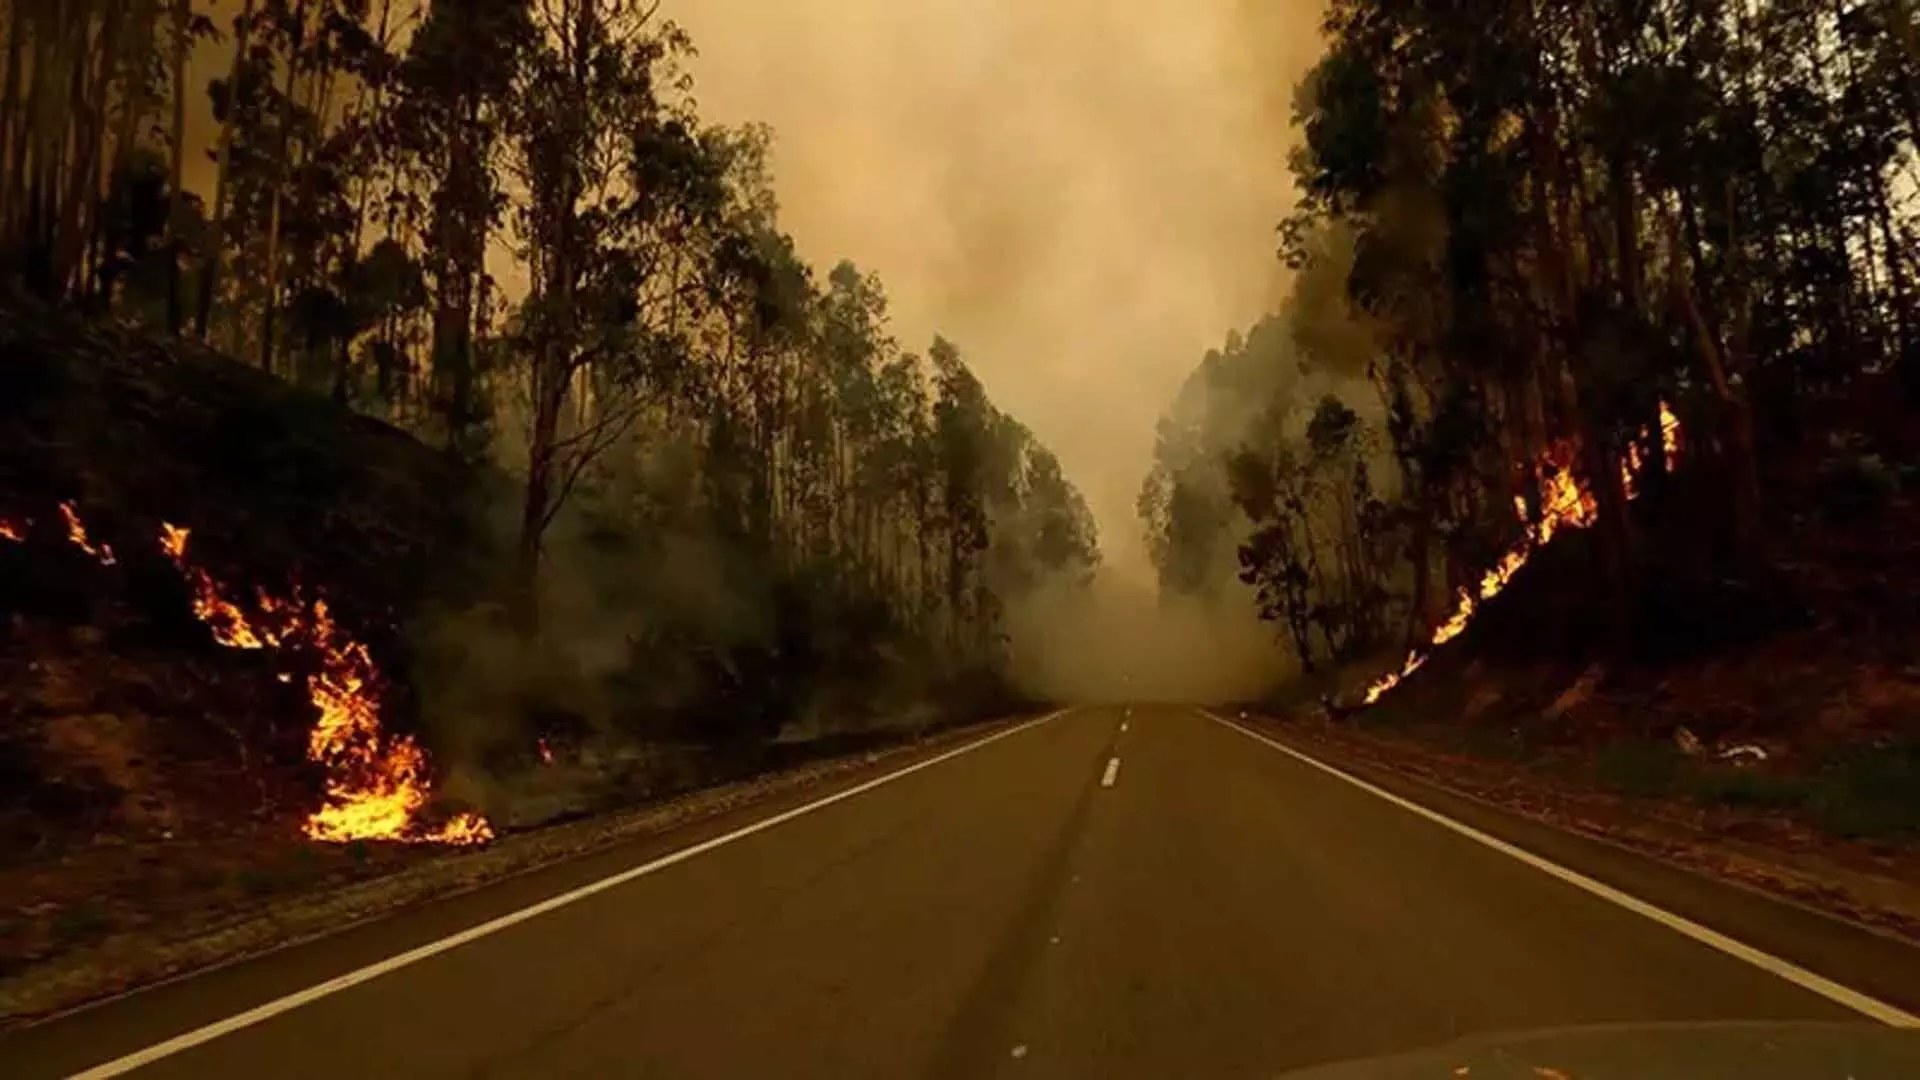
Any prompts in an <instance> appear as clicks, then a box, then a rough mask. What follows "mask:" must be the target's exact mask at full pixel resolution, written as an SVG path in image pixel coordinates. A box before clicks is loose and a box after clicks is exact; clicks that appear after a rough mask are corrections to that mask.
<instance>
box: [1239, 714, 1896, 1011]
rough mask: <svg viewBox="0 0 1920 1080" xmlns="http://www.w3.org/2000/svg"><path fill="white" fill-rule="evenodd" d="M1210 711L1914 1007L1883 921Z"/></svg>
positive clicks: (1335, 744)
mask: <svg viewBox="0 0 1920 1080" xmlns="http://www.w3.org/2000/svg"><path fill="white" fill-rule="evenodd" d="M1210 715H1213V716H1214V719H1216V720H1219V721H1221V722H1222V723H1226V724H1227V725H1228V726H1231V727H1237V728H1240V729H1241V730H1243V731H1245V732H1247V733H1249V734H1253V735H1255V736H1258V737H1261V738H1266V739H1272V740H1274V741H1276V742H1279V743H1282V744H1284V745H1286V746H1289V747H1291V748H1292V749H1294V750H1295V751H1297V752H1299V753H1301V754H1304V755H1306V756H1308V757H1310V758H1313V759H1315V760H1317V761H1319V762H1321V763H1322V764H1324V765H1327V766H1331V767H1333V768H1336V769H1339V770H1341V771H1343V772H1346V773H1349V774H1350V775H1352V776H1354V777H1355V778H1357V779H1360V780H1363V781H1365V782H1367V783H1369V784H1372V785H1374V786H1376V787H1379V788H1381V789H1382V790H1384V791H1387V792H1389V793H1391V794H1393V795H1395V796H1398V797H1400V798H1402V799H1406V800H1408V801H1410V802H1413V803H1416V804H1418V805H1420V806H1422V807H1425V808H1427V809H1429V810H1431V811H1434V812H1436V813H1438V814H1440V815H1442V816H1444V817H1447V818H1450V819H1452V820H1453V821H1455V822H1458V823H1459V824H1462V825H1465V826H1468V827H1469V828H1472V829H1476V830H1479V831H1481V832H1483V833H1486V834H1488V835H1489V836H1492V837H1494V838H1496V839H1498V840H1501V841H1504V842H1506V843H1509V844H1512V845H1514V846H1515V847H1518V848H1520V849H1522V850H1524V851H1526V852H1529V853H1531V854H1533V855H1536V856H1538V857H1540V858H1542V859H1545V860H1548V861H1550V862H1553V863H1557V864H1559V865H1561V866H1564V867H1566V868H1568V869H1570V870H1573V871H1575V872H1577V873H1579V874H1583V875H1586V876H1588V877H1590V878H1592V879H1594V880H1596V881H1598V882H1601V883H1602V884H1604V885H1607V886H1611V887H1613V888H1615V889H1619V890H1621V891H1622V892H1625V893H1627V894H1629V895H1631V896H1633V897H1636V898H1638V899H1640V900H1643V901H1645V902H1646V903H1648V904H1652V905H1654V906H1656V907H1659V908H1661V909H1664V910H1666V911H1669V912H1672V913H1673V914H1675V915H1678V916H1680V917H1681V918H1683V919H1687V920H1690V921H1692V922H1696V923H1698V924H1700V925H1702V926H1705V927H1709V928H1711V929H1713V930H1715V931H1718V932H1719V933H1722V934H1725V935H1726V936H1728V937H1730V938H1733V939H1734V940H1735V941H1738V942H1742V943H1745V944H1747V945H1750V946H1752V947H1754V948H1756V949H1760V950H1762V951H1764V952H1767V953H1770V954H1772V955H1774V956H1777V957H1780V958H1782V959H1784V960H1787V961H1789V962H1791V963H1793V964H1796V965H1799V966H1801V967H1804V968H1806V969H1807V970H1809V971H1812V972H1815V973H1817V974H1819V975H1821V976H1824V977H1825V978H1828V979H1832V980H1834V981H1835V982H1838V983H1840V984H1842V985H1843V986H1846V987H1849V988H1851V989H1854V990H1857V991H1858V992H1860V993H1863V994H1867V995H1870V996H1872V997H1874V998H1877V999H1879V1000H1881V1001H1884V1002H1887V1003H1889V1004H1891V1005H1894V1006H1896V1007H1897V1008H1900V1009H1904V1010H1906V1011H1908V1012H1917V1011H1920V947H1916V946H1915V945H1914V943H1912V942H1911V941H1908V940H1906V939H1904V938H1902V937H1900V936H1899V935H1897V934H1894V933H1892V932H1890V931H1888V930H1886V929H1884V928H1880V927H1873V926H1869V925H1866V924H1863V923H1860V922H1856V921H1853V920H1850V919H1847V918H1844V917H1842V916H1839V915H1835V914H1832V913H1830V912H1826V911H1822V910H1819V909H1817V908H1815V907H1812V906H1810V905H1807V904H1804V903H1800V902H1797V901H1796V900H1795V899H1794V898H1791V897H1782V896H1777V895H1773V894H1771V893H1769V892H1766V891H1763V890H1761V889H1759V888H1756V887H1754V886H1753V885H1752V884H1750V883H1748V882H1745V881H1741V880H1738V879H1734V880H1728V879H1725V878H1721V877H1719V876H1715V875H1711V874H1709V873H1705V872H1703V871H1701V870H1700V869H1697V868H1695V867H1693V866H1688V865H1684V864H1682V863H1680V862H1678V861H1675V860H1671V859H1667V858H1663V857H1662V856H1661V853H1659V852H1656V851H1643V850H1639V849H1637V848H1635V847H1631V846H1629V845H1627V844H1625V843H1622V842H1620V841H1618V840H1616V839H1613V838H1611V837H1608V836H1604V835H1595V834H1593V833H1589V832H1586V831H1582V830H1579V829H1578V828H1569V827H1567V825H1566V824H1564V823H1563V822H1561V821H1558V820H1554V819H1552V818H1550V817H1547V816H1545V815H1538V816H1536V815H1534V814H1530V813H1528V812H1527V808H1526V807H1524V806H1514V805H1505V804H1502V803H1499V802H1496V801H1494V800H1491V799H1488V798H1484V797H1481V796H1480V795H1479V794H1477V793H1471V792H1469V791H1466V790H1462V789H1460V788H1456V787H1454V786H1452V785H1449V784H1448V783H1447V782H1446V781H1445V780H1444V779H1442V778H1441V777H1440V776H1437V775H1434V774H1433V773H1432V772H1427V773H1424V774H1422V773H1416V772H1414V771H1412V770H1411V769H1408V768H1406V767H1405V766H1404V765H1403V764H1402V763H1401V762H1400V760H1399V759H1398V758H1396V757H1387V756H1385V755H1369V754H1365V753H1364V752H1363V749H1362V748H1361V747H1356V746H1352V745H1348V744H1346V743H1343V742H1340V741H1336V740H1334V739H1330V738H1326V737H1324V735H1322V734H1321V733H1319V732H1318V731H1316V730H1315V729H1314V728H1312V727H1311V726H1310V725H1306V724H1294V723H1287V722H1281V721H1277V720H1275V719H1273V718H1272V717H1266V716H1247V717H1246V718H1245V719H1239V718H1231V719H1230V718H1229V717H1227V716H1223V715H1219V714H1210ZM1273 752H1275V753H1278V752H1279V751H1273ZM1396 765H1398V766H1400V767H1396Z"/></svg>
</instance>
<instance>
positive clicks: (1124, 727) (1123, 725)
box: [1120, 720, 1127, 731]
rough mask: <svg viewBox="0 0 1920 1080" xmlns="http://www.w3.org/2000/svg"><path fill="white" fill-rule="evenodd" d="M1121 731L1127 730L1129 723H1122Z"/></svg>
mask: <svg viewBox="0 0 1920 1080" xmlns="http://www.w3.org/2000/svg"><path fill="white" fill-rule="evenodd" d="M1120 730H1121V731H1125V730H1127V722H1126V721H1125V720H1122V721H1120Z"/></svg>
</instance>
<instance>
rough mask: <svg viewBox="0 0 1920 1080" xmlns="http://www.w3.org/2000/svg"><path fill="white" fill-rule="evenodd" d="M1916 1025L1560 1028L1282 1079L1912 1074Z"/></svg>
mask: <svg viewBox="0 0 1920 1080" xmlns="http://www.w3.org/2000/svg"><path fill="white" fill-rule="evenodd" d="M1915 1077H1920V1031H1915V1030H1906V1029H1899V1028H1891V1027H1885V1026H1882V1025H1879V1024H1869V1023H1858V1024H1828V1023H1790V1024H1777V1023H1714V1024H1649V1025H1641V1024H1635V1025H1618V1026H1612V1025H1609V1026H1594V1027H1578V1028H1556V1029H1553V1030H1549V1031H1534V1032H1528V1033H1525V1034H1521V1035H1511V1036H1498V1037H1491V1036H1490V1037H1475V1038H1469V1039H1462V1040H1460V1041H1458V1042H1453V1043H1448V1044H1447V1045H1445V1046H1442V1047H1438V1048H1435V1049H1432V1050H1423V1051H1419V1052H1416V1053H1410V1054H1399V1055H1394V1056H1392V1057H1386V1058H1377V1059H1370V1060H1366V1061H1352V1062H1343V1063H1340V1064H1337V1065H1323V1066H1318V1067H1316V1068H1311V1069H1306V1070H1302V1071H1299V1072H1289V1073H1284V1074H1282V1075H1281V1077H1278V1078H1276V1080H1723V1078H1724V1080H1827V1078H1831V1080H1913V1078H1915Z"/></svg>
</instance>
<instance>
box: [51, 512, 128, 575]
mask: <svg viewBox="0 0 1920 1080" xmlns="http://www.w3.org/2000/svg"><path fill="white" fill-rule="evenodd" d="M60 516H61V517H63V518H66V519H67V539H68V540H71V541H73V545H74V546H75V547H77V548H79V549H80V550H81V551H84V552H86V553H87V554H89V555H91V556H93V557H94V558H95V559H98V560H99V561H100V565H101V566H112V565H113V564H114V563H115V562H116V561H117V560H116V559H114V557H113V549H112V548H110V547H108V546H107V545H105V544H101V545H99V546H98V547H95V546H94V545H93V543H92V542H90V541H89V540H88V539H87V527H86V526H85V525H83V524H81V522H80V512H79V511H77V510H75V509H74V508H73V503H72V501H71V500H69V501H67V502H63V503H61V504H60Z"/></svg>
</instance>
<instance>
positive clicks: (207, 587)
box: [0, 502, 493, 844]
mask: <svg viewBox="0 0 1920 1080" xmlns="http://www.w3.org/2000/svg"><path fill="white" fill-rule="evenodd" d="M60 514H61V517H62V519H63V520H64V522H65V525H66V536H67V540H68V542H70V543H72V544H73V545H74V546H76V547H78V548H79V549H80V550H82V551H84V552H86V553H87V554H88V555H91V556H92V557H93V558H94V559H96V560H98V561H99V562H100V563H101V565H103V566H113V565H115V563H116V562H117V560H116V558H115V556H114V554H113V549H112V548H110V547H108V546H107V545H105V544H95V543H94V542H92V540H91V539H90V538H89V537H88V535H87V529H86V525H85V523H84V522H83V521H82V520H81V518H80V513H79V511H78V510H77V509H76V508H75V507H74V504H73V503H72V502H63V503H61V504H60ZM30 525H31V522H22V521H20V520H18V519H9V518H0V539H6V540H10V541H13V542H16V543H20V542H24V541H25V539H26V536H27V530H28V528H29V527H30ZM189 536H190V531H189V530H187V529H185V528H182V527H180V526H177V525H173V524H171V523H162V524H161V526H160V535H159V542H160V549H161V551H162V552H163V553H164V554H165V555H166V556H167V558H168V559H169V560H170V561H171V562H172V563H173V565H174V567H175V569H177V570H178V571H179V572H180V574H181V576H182V577H183V578H185V579H186V582H187V584H188V587H189V588H190V589H191V590H192V594H193V600H192V603H193V614H194V617H195V618H197V619H199V620H200V621H201V622H202V623H204V624H205V625H206V627H207V629H208V630H209V631H210V632H211V633H212V634H213V638H214V640H215V641H217V642H219V643H220V644H221V645H224V646H226V647H228V648H233V649H267V650H273V651H275V652H278V651H280V650H282V649H297V650H299V651H300V653H301V654H302V657H303V659H305V660H306V666H307V667H308V668H309V673H308V674H306V675H305V682H306V687H305V689H306V692H307V697H308V700H310V701H311V702H312V703H313V707H314V710H315V712H316V713H317V714H318V718H317V720H316V721H315V723H314V726H313V729H312V731H310V732H309V733H308V736H307V757H308V759H309V760H311V761H313V762H314V763H316V764H318V765H320V766H321V767H322V768H323V769H324V772H325V777H326V781H325V783H326V799H325V802H324V804H323V805H322V806H321V807H320V808H319V809H318V810H315V811H314V812H313V813H312V814H310V815H308V817H307V820H306V823H305V825H304V828H303V831H304V832H305V834H306V835H307V837H308V838H309V839H312V840H317V841H324V842H331V843H340V842H345V841H350V840H397V841H404V842H409V843H438V844H477V843H481V842H484V841H486V840H489V839H491V838H492V837H493V829H492V827H491V826H489V825H488V823H487V821H486V819H484V818H482V817H480V816H479V815H477V814H470V813H465V814H460V815H458V816H456V817H454V818H452V819H451V820H449V821H447V822H446V823H445V824H443V825H440V826H439V827H437V828H427V827H425V826H424V825H423V823H422V821H421V812H422V811H423V810H424V809H425V807H426V804H427V800H428V796H429V795H430V794H431V791H432V781H431V777H430V774H429V772H428V768H427V758H426V752H425V751H424V750H422V749H421V748H420V745H419V744H418V743H417V742H415V741H414V740H413V739H412V738H409V737H408V736H405V735H393V734H390V733H388V732H386V731H385V730H383V728H382V726H381V723H380V690H381V685H382V679H381V676H380V670H379V668H378V667H376V666H375V664H374V662H373V658H372V655H371V654H370V653H369V652H368V650H367V647H366V645H365V644H363V643H361V642H359V641H356V640H354V639H353V638H352V637H351V636H350V635H349V634H347V633H346V632H345V631H343V630H342V629H341V628H340V625H339V624H338V623H337V622H336V621H335V620H334V617H333V613H332V611H331V610H330V609H329V608H328V607H327V603H326V601H325V600H323V599H314V600H313V601H311V602H308V601H306V600H305V599H304V598H303V597H302V596H301V595H300V592H299V590H298V589H297V588H296V589H295V591H294V593H293V595H292V596H291V597H277V596H274V595H272V594H271V593H268V592H267V591H266V590H264V589H255V590H254V593H253V596H252V598H251V603H250V604H249V605H248V606H246V607H243V606H242V605H241V604H240V603H237V602H236V601H235V600H234V599H233V596H232V594H231V593H229V591H228V590H226V589H224V588H223V587H222V586H221V584H220V583H219V582H218V581H217V580H215V579H214V577H213V576H212V575H211V574H209V573H208V572H207V570H206V569H205V568H204V567H202V566H199V565H197V564H196V563H194V562H193V561H191V560H190V559H189V558H188V557H187V541H188V539H189ZM293 678H294V676H293V675H290V674H288V673H286V672H283V673H282V674H281V675H280V679H281V681H283V682H291V681H292V680H293Z"/></svg>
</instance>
